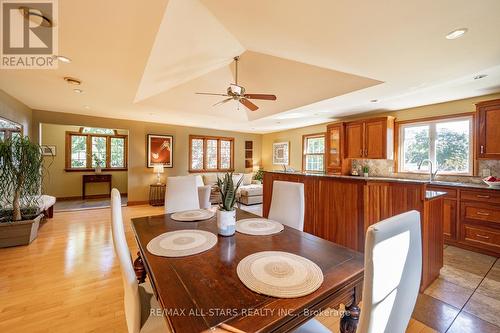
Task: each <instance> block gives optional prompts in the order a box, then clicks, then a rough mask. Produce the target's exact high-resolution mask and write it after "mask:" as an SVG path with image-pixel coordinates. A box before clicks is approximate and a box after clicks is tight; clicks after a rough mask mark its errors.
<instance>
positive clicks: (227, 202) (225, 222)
mask: <svg viewBox="0 0 500 333" xmlns="http://www.w3.org/2000/svg"><path fill="white" fill-rule="evenodd" d="M242 180H243V177H241V178H240V179H239V180H238V182H237V183H236V184H235V183H234V181H233V173H232V172H231V173H226V174H225V175H224V178H223V179H221V178H219V177H217V186H218V188H219V192H220V196H221V201H220V203H219V209H217V228H218V230H219V234H220V235H222V236H231V235H234V232H235V230H236V210H235V208H234V205H235V204H236V193H237V191H238V188H239V187H240V184H241V182H242Z"/></svg>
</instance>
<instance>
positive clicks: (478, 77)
mask: <svg viewBox="0 0 500 333" xmlns="http://www.w3.org/2000/svg"><path fill="white" fill-rule="evenodd" d="M487 76H488V74H479V75H476V76H474V80H479V79H484V78H485V77H487Z"/></svg>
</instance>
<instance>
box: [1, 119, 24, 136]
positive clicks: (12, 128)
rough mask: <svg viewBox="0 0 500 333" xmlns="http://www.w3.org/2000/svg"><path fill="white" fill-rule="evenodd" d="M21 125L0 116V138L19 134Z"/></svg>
mask: <svg viewBox="0 0 500 333" xmlns="http://www.w3.org/2000/svg"><path fill="white" fill-rule="evenodd" d="M21 130H22V127H21V125H19V124H17V123H14V122H12V121H10V120H6V119H2V118H0V140H5V139H8V138H15V137H20V136H21Z"/></svg>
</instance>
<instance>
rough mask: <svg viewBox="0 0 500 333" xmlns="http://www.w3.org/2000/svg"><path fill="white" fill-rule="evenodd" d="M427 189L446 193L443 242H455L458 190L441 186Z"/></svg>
mask: <svg viewBox="0 0 500 333" xmlns="http://www.w3.org/2000/svg"><path fill="white" fill-rule="evenodd" d="M427 189H429V190H431V191H439V192H445V193H446V195H445V197H444V201H443V234H444V240H445V241H456V240H457V228H458V189H457V188H453V187H442V186H428V187H427Z"/></svg>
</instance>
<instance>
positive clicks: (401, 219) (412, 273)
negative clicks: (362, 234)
mask: <svg viewBox="0 0 500 333" xmlns="http://www.w3.org/2000/svg"><path fill="white" fill-rule="evenodd" d="M421 274H422V238H421V230H420V213H419V212H417V211H415V210H413V211H409V212H407V213H403V214H400V215H396V216H393V217H391V218H388V219H386V220H383V221H381V222H379V223H376V224H373V225H371V226H370V227H368V230H367V232H366V239H365V273H364V281H363V309H362V310H361V316H360V318H359V324H358V328H357V331H356V332H357V333H393V332H394V333H397V332H401V333H403V332H405V331H406V328H407V327H408V323H409V321H410V318H411V314H412V312H413V309H414V308H415V303H416V301H417V296H418V290H419V288H420V279H421ZM319 325H321V326H322V327H321V326H319ZM295 332H296V333H313V332H314V333H323V332H329V331H328V329H327V328H326V327H325V326H323V325H322V324H321V323H319V322H318V321H317V320H316V319H311V320H309V321H308V322H306V323H305V324H304V325H302V326H301V327H299V328H298V329H297V330H296V331H295Z"/></svg>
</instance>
